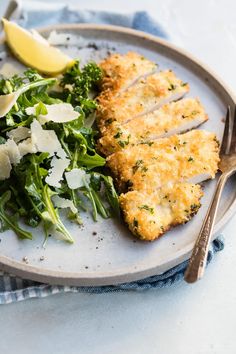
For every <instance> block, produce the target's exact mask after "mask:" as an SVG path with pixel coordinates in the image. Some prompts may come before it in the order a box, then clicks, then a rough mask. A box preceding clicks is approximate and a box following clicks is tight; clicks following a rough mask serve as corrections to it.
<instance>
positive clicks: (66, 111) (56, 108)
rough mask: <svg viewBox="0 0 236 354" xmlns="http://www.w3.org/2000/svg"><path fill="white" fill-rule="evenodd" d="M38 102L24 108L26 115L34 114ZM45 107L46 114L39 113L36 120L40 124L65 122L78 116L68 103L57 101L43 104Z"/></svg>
mask: <svg viewBox="0 0 236 354" xmlns="http://www.w3.org/2000/svg"><path fill="white" fill-rule="evenodd" d="M37 106H38V104H36V105H34V106H33V107H28V108H26V110H25V111H26V113H27V114H28V115H35V114H36V110H37ZM44 106H45V107H46V109H47V114H39V116H38V121H39V122H40V124H42V125H43V124H45V123H47V122H50V121H52V122H55V123H66V122H71V121H72V120H75V119H76V118H78V117H79V115H80V114H79V113H78V112H76V111H75V110H74V108H73V106H72V105H71V104H70V103H57V104H51V105H47V104H45V105H44Z"/></svg>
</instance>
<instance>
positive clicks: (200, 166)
mask: <svg viewBox="0 0 236 354" xmlns="http://www.w3.org/2000/svg"><path fill="white" fill-rule="evenodd" d="M218 163H219V143H218V141H217V140H216V136H215V134H213V133H209V132H207V131H204V130H193V131H190V132H188V133H185V134H181V135H173V136H171V137H169V138H163V139H159V140H156V141H155V142H150V143H148V144H139V145H136V146H133V147H128V148H126V149H124V150H122V151H118V152H116V153H114V154H112V155H110V156H109V157H108V158H107V164H108V166H109V167H110V169H111V170H112V173H113V174H114V176H115V178H116V180H117V182H118V186H119V187H120V190H126V189H127V186H128V187H131V189H133V190H143V191H148V190H151V189H156V188H160V187H161V186H162V185H163V184H166V183H168V182H169V183H173V182H191V183H200V182H202V181H204V180H206V179H209V178H214V177H215V173H216V172H217V170H218Z"/></svg>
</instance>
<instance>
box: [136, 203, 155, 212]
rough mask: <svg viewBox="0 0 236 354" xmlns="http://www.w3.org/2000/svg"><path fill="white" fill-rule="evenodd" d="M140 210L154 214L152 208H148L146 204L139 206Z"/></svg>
mask: <svg viewBox="0 0 236 354" xmlns="http://www.w3.org/2000/svg"><path fill="white" fill-rule="evenodd" d="M138 208H139V209H140V210H147V211H149V212H150V213H151V214H154V208H152V207H150V206H148V205H147V204H143V205H141V206H139V207H138Z"/></svg>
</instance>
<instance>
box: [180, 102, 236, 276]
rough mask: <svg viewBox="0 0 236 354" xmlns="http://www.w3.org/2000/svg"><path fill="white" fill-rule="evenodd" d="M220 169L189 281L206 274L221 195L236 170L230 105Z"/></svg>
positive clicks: (191, 262)
mask: <svg viewBox="0 0 236 354" xmlns="http://www.w3.org/2000/svg"><path fill="white" fill-rule="evenodd" d="M219 169H220V171H221V172H222V174H221V175H220V178H219V180H218V183H217V186H216V190H215V194H214V196H213V198H212V201H211V204H210V207H209V209H208V211H207V214H206V217H205V219H204V222H203V225H202V228H201V230H200V233H199V236H198V238H197V241H196V243H195V245H194V248H193V252H192V255H191V258H190V260H189V264H188V267H187V269H186V271H185V274H184V279H185V281H186V282H187V283H194V282H196V281H197V280H199V279H200V278H202V276H203V274H204V270H205V267H206V261H207V254H208V250H209V245H210V241H211V236H212V231H213V227H214V223H215V218H216V214H217V210H218V206H219V201H220V197H221V195H222V191H223V188H224V186H225V183H226V181H227V179H228V178H229V177H230V176H231V175H232V174H234V173H235V172H236V109H235V108H234V117H232V114H231V109H230V106H228V109H227V114H226V121H225V129H224V136H223V140H222V144H221V149H220V164H219Z"/></svg>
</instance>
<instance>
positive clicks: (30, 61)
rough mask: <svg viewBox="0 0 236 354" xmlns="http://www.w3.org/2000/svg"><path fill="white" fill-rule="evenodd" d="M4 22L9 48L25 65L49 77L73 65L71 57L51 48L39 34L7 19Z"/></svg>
mask: <svg viewBox="0 0 236 354" xmlns="http://www.w3.org/2000/svg"><path fill="white" fill-rule="evenodd" d="M2 21H3V27H4V31H5V34H6V41H7V44H8V46H9V47H10V49H11V50H12V52H13V54H14V55H15V56H16V57H17V58H18V59H19V60H20V61H22V62H23V63H24V64H25V65H27V66H30V67H32V68H35V69H37V70H38V71H40V72H41V73H44V74H47V75H56V74H59V73H62V72H63V71H65V70H66V69H67V68H68V67H70V66H71V65H73V63H74V61H73V60H72V59H71V58H70V57H68V56H67V55H65V54H64V53H62V52H61V51H60V50H59V49H57V48H55V47H52V46H50V45H49V43H48V42H47V41H46V40H44V39H43V38H42V37H41V36H40V35H39V34H38V33H37V35H36V34H35V32H32V33H31V32H29V31H27V30H25V29H23V28H22V27H20V26H18V25H17V24H15V23H13V22H10V21H7V20H6V19H3V20H2Z"/></svg>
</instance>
